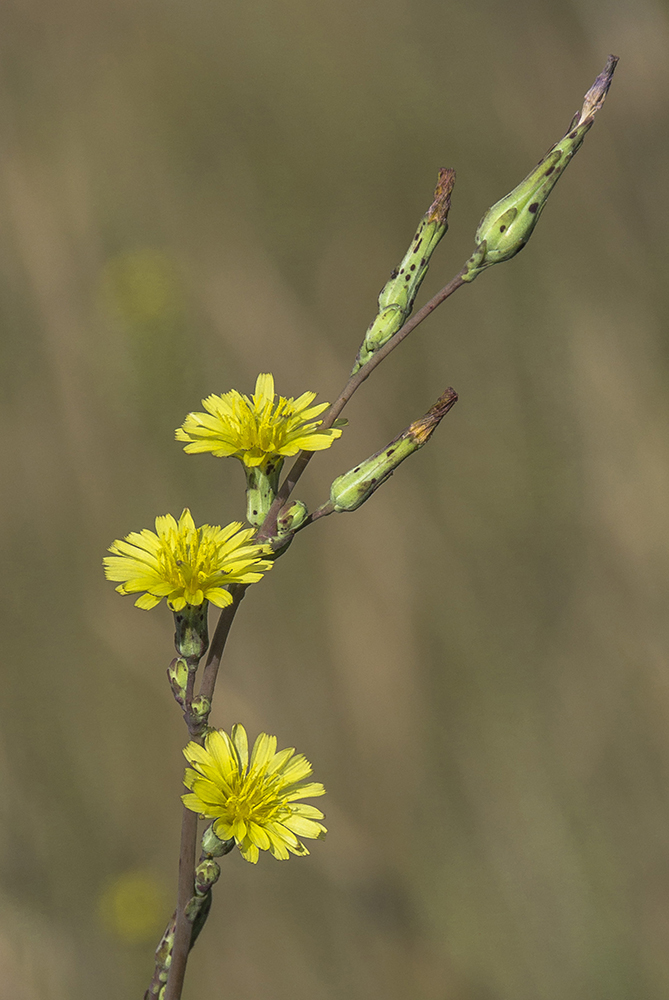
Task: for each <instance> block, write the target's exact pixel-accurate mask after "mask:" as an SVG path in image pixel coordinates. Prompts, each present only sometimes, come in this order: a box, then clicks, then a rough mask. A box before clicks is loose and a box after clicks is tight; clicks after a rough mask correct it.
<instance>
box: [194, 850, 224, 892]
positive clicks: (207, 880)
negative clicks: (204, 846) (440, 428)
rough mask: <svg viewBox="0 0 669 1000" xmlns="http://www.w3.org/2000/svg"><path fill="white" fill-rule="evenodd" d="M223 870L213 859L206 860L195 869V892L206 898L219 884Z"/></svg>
mask: <svg viewBox="0 0 669 1000" xmlns="http://www.w3.org/2000/svg"><path fill="white" fill-rule="evenodd" d="M220 874H221V869H220V867H219V866H218V863H217V862H216V861H214V859H213V858H205V860H204V861H201V862H200V864H199V865H198V866H197V868H196V869H195V892H196V893H197V894H198V895H199V896H204V894H205V892H209V890H210V889H211V887H212V885H215V884H216V883H217V882H218V877H219V875H220Z"/></svg>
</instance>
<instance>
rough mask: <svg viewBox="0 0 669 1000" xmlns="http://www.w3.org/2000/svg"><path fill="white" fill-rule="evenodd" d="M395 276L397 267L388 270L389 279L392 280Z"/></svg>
mask: <svg viewBox="0 0 669 1000" xmlns="http://www.w3.org/2000/svg"><path fill="white" fill-rule="evenodd" d="M396 277H397V268H395V270H394V271H391V272H390V280H391V281H392V280H393V278H396Z"/></svg>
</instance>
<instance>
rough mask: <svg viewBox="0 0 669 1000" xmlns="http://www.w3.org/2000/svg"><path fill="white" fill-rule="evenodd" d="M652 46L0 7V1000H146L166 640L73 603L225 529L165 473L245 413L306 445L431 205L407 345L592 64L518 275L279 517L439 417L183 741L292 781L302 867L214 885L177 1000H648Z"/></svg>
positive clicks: (366, 414) (648, 38)
mask: <svg viewBox="0 0 669 1000" xmlns="http://www.w3.org/2000/svg"><path fill="white" fill-rule="evenodd" d="M668 42H669V9H668V8H667V5H666V3H665V2H662V0H636V3H634V4H631V3H625V2H623V0H601V2H595V0H572V2H570V0H551V2H550V3H548V2H545V0H543V2H542V0H522V2H519V3H513V4H504V5H502V4H495V3H491V2H487V0H484V2H482V3H480V4H471V3H465V2H464V0H442V2H437V0H364V3H359V2H352V0H337V2H336V3H323V2H316V0H245V2H243V0H219V2H216V3H214V2H212V0H191V2H189V3H185V2H184V0H161V2H156V0H88V2H86V0H59V2H57V3H54V2H53V0H4V3H3V4H2V7H1V9H0V87H1V94H0V136H1V143H0V177H1V180H0V185H1V192H2V193H1V195H0V282H1V288H0V311H1V323H2V333H1V339H0V356H1V378H2V393H1V402H0V406H1V407H2V428H3V432H2V436H1V438H0V449H1V459H0V461H1V467H2V480H3V488H2V497H1V503H2V507H1V510H2V522H1V528H2V530H1V544H2V556H3V572H2V583H3V589H4V593H3V595H2V605H1V607H2V621H3V623H4V627H3V630H2V635H3V638H2V649H3V654H4V656H3V660H4V666H3V684H2V723H1V728H0V790H1V795H0V811H1V812H0V984H1V985H0V997H2V998H3V1000H88V998H90V997H95V998H96V1000H121V998H131V997H137V998H139V997H140V996H141V995H142V992H143V990H144V988H145V986H146V985H147V983H148V978H149V976H150V970H151V959H152V951H153V948H154V946H155V941H156V939H157V937H158V935H159V933H160V929H161V928H160V926H159V925H160V924H161V923H162V922H163V920H164V918H165V917H166V916H167V914H168V912H169V910H170V908H171V905H172V897H173V895H174V890H175V882H176V853H177V845H178V836H179V800H178V794H179V792H180V788H179V780H180V774H181V768H182V766H183V761H182V759H181V757H180V750H181V746H182V744H183V739H184V731H183V725H182V722H181V720H180V717H179V712H178V710H177V708H176V706H175V704H174V703H173V701H172V698H171V695H170V693H169V690H168V687H167V682H166V679H165V674H164V671H165V667H166V665H167V663H168V662H169V660H170V658H171V656H172V650H171V616H170V615H169V613H168V612H167V610H166V609H165V608H164V607H162V608H161V609H159V610H156V611H154V612H151V613H145V612H141V611H138V610H136V609H135V608H134V607H133V605H132V601H131V600H130V599H125V600H122V599H121V598H119V597H118V596H117V595H115V594H114V592H113V588H112V586H111V585H110V584H109V583H106V582H105V580H104V579H103V575H102V570H101V559H102V556H103V554H104V551H105V548H106V546H107V545H108V544H109V543H110V542H111V541H112V540H113V539H114V538H117V537H122V536H123V535H124V534H126V533H127V532H128V531H130V530H138V529H140V528H141V527H145V526H150V525H151V524H152V522H153V518H154V517H155V515H156V514H162V513H165V512H167V511H170V512H172V513H174V514H176V515H178V514H179V513H180V511H181V509H182V508H183V507H184V506H185V505H188V506H190V507H191V509H192V511H193V514H194V516H195V519H196V521H197V522H198V523H202V522H210V523H224V524H225V523H226V522H227V521H229V520H232V519H234V518H236V517H241V516H243V498H242V493H241V488H242V474H241V470H240V468H239V466H238V465H237V464H236V463H233V462H228V463H224V462H217V461H215V460H214V459H213V458H208V457H202V458H194V457H189V456H185V455H184V454H183V452H182V451H181V449H180V448H179V446H178V445H177V444H176V443H174V441H173V440H172V435H173V429H174V428H175V427H176V426H177V425H178V424H179V423H180V422H181V420H182V419H183V417H184V415H185V414H186V412H187V411H188V410H190V409H193V408H198V407H199V400H200V399H201V397H202V396H204V395H205V394H208V393H210V392H223V391H226V390H227V389H229V388H232V387H233V386H234V387H237V388H239V389H240V390H242V391H246V392H249V391H251V390H252V389H253V384H254V381H255V377H256V375H257V373H258V372H259V371H272V372H273V373H274V375H275V377H276V382H277V388H278V390H279V391H280V392H282V393H283V394H285V395H292V394H298V393H300V392H302V391H303V390H305V389H307V388H313V389H317V390H318V391H319V394H320V398H321V399H332V398H333V397H334V396H335V395H336V393H337V391H338V389H339V388H340V386H341V384H342V382H343V381H344V378H345V375H346V373H347V371H348V370H349V368H350V365H351V362H352V359H353V357H354V355H355V352H356V350H357V348H358V345H359V342H360V340H361V337H362V334H363V332H364V330H365V328H366V326H367V324H368V323H369V321H370V319H371V318H372V316H373V315H374V311H375V301H376V295H377V293H378V290H379V288H380V287H381V286H382V285H383V283H384V281H385V280H386V278H387V275H388V273H389V271H390V270H391V268H392V267H393V266H394V265H395V264H396V263H397V261H398V260H399V259H400V257H401V256H402V254H403V253H404V250H405V248H406V246H407V244H408V241H409V239H410V237H411V235H412V233H413V231H414V227H415V225H416V223H417V222H418V219H419V218H420V216H421V215H422V213H423V211H424V210H425V209H426V207H427V205H428V204H429V202H430V199H431V194H432V189H433V187H434V183H435V180H436V175H437V171H438V168H439V167H441V166H452V167H455V168H456V170H457V172H458V182H457V185H456V189H455V193H454V198H453V207H452V211H451V230H450V232H449V234H448V236H447V237H446V239H445V241H444V242H443V243H442V245H441V247H440V249H439V251H438V253H437V255H436V258H435V260H434V263H433V265H432V268H431V271H430V274H429V276H428V278H427V280H426V282H425V286H424V290H423V292H422V293H421V298H420V301H421V302H422V301H425V300H426V298H427V296H428V295H429V294H431V293H432V292H434V291H435V290H436V289H437V288H439V287H440V286H441V285H442V284H444V283H445V281H446V280H448V279H449V278H450V277H451V276H452V275H453V274H454V273H455V272H456V271H457V270H458V269H459V267H460V265H461V264H462V262H463V261H464V260H465V258H466V257H467V256H468V255H469V253H470V251H471V248H472V240H473V233H474V230H475V228H476V225H477V223H478V220H479V218H480V217H481V215H482V214H483V212H484V211H485V209H486V208H487V207H488V206H489V205H490V204H491V203H492V202H494V201H496V200H497V199H498V198H499V197H501V196H502V195H503V194H505V193H506V192H507V191H508V190H510V189H511V187H513V186H514V185H515V184H516V183H517V182H518V181H519V180H520V179H521V178H522V177H523V176H524V175H525V174H526V173H527V172H528V170H529V169H530V168H531V167H532V166H533V165H534V163H535V162H536V161H537V160H538V159H539V157H540V156H541V155H542V154H543V153H544V152H545V151H546V149H547V148H548V147H549V146H550V145H551V144H552V143H553V142H554V141H556V140H557V139H558V138H559V137H560V136H561V135H562V134H563V132H564V130H565V129H566V127H567V126H568V124H569V121H570V118H571V115H572V114H573V113H574V112H575V111H576V110H577V109H578V108H579V107H580V104H581V98H582V95H583V94H584V93H585V91H586V89H587V88H588V87H589V86H590V84H591V83H592V81H593V79H594V77H595V76H596V75H597V73H598V72H599V71H600V69H601V68H602V66H603V65H604V62H605V59H606V56H607V54H608V53H609V52H615V53H617V54H618V55H619V56H620V57H621V62H620V65H619V67H618V71H617V74H616V77H615V79H614V83H613V86H612V89H611V92H610V95H609V99H608V101H607V104H606V106H605V108H604V109H603V111H602V112H601V114H600V115H599V117H598V119H597V122H596V124H595V127H594V128H593V130H592V131H591V132H590V133H589V135H588V137H587V139H586V142H585V145H584V147H583V149H582V150H581V152H580V153H579V155H578V157H577V158H576V159H575V160H574V162H573V164H572V165H571V167H570V168H569V171H568V173H567V174H566V176H565V178H564V179H563V180H561V182H560V184H559V185H558V187H557V189H556V190H555V192H554V194H553V195H552V197H551V203H550V205H549V206H548V208H547V210H546V212H545V213H544V215H543V216H542V219H541V222H540V224H539V226H538V229H537V231H536V232H535V235H534V236H533V238H532V241H531V243H530V245H529V247H528V248H527V249H526V250H525V251H524V252H523V253H522V254H521V255H520V256H519V257H518V258H516V259H515V260H513V261H512V262H511V263H509V264H505V265H503V266H500V267H496V268H494V269H493V270H492V271H489V272H488V273H486V274H485V275H484V276H482V277H481V278H479V279H478V280H477V281H476V282H475V284H474V285H472V286H471V287H469V288H466V289H463V290H461V291H460V292H459V293H458V294H457V295H456V296H455V297H454V298H453V299H452V300H451V301H450V302H449V303H447V304H446V305H445V306H443V307H442V308H441V309H440V310H439V311H438V312H437V313H436V314H435V315H434V316H433V317H432V318H431V319H430V320H429V321H428V322H427V323H426V324H424V326H423V327H421V328H420V330H419V331H417V332H416V333H415V334H413V335H412V337H411V338H410V339H409V341H407V342H406V343H405V344H404V345H403V346H402V348H401V349H400V350H398V351H397V352H396V353H395V354H393V356H392V357H391V358H390V359H389V360H388V361H387V362H386V363H385V364H384V365H383V366H382V368H380V369H379V370H378V372H376V373H375V375H374V377H373V379H372V380H370V382H369V383H368V384H367V386H366V387H365V389H364V390H363V391H361V392H360V394H359V397H356V399H355V401H354V402H353V404H352V405H351V406H350V407H349V410H348V411H347V415H348V417H349V420H350V425H349V427H348V429H347V430H346V432H345V435H344V437H343V438H342V440H341V442H340V443H338V444H337V446H336V447H334V448H333V449H332V450H331V451H330V452H328V453H326V454H324V455H322V456H321V457H319V458H317V460H316V461H314V462H313V464H312V466H311V467H310V470H309V475H308V477H306V478H305V481H304V484H303V486H302V484H301V485H300V489H299V491H298V496H300V497H302V498H304V499H305V500H307V501H308V502H309V503H310V504H317V503H319V502H321V501H322V500H323V499H324V498H325V496H326V495H327V490H328V485H329V483H330V481H331V479H332V478H334V476H335V475H338V474H339V473H340V472H342V471H344V470H346V469H347V468H349V467H350V466H351V465H353V464H355V463H356V462H357V461H358V460H359V459H360V458H362V457H364V456H365V455H366V454H369V453H370V452H372V451H375V450H376V449H377V448H379V447H381V446H382V445H384V444H385V443H386V442H387V441H388V440H390V439H391V438H392V437H393V436H394V435H395V434H396V433H398V432H399V431H400V430H401V429H402V428H403V427H404V426H406V424H407V423H409V422H410V421H411V420H412V419H414V418H415V417H417V416H419V415H421V414H422V413H423V412H424V411H425V410H426V409H427V408H428V406H429V405H430V404H431V403H432V402H433V401H434V400H435V399H436V398H437V396H438V395H439V394H440V393H441V392H442V391H443V389H444V388H445V387H446V386H447V385H453V386H455V388H456V389H457V391H458V392H459V394H460V402H459V403H458V404H457V406H456V407H455V409H454V410H453V411H452V412H451V413H450V414H449V415H448V417H447V418H446V420H445V421H444V423H443V424H442V426H441V427H440V429H439V431H438V433H437V435H436V436H435V437H434V438H433V439H432V441H431V443H430V445H429V446H428V447H427V448H425V449H424V450H423V451H421V452H420V454H418V455H417V456H415V457H414V458H413V459H412V460H411V461H410V462H408V463H406V464H405V465H403V466H402V468H401V469H400V471H399V472H398V473H397V474H396V475H395V476H394V477H393V479H392V480H391V482H390V483H389V484H388V485H386V486H385V487H384V488H383V490H382V491H381V492H380V493H379V494H377V495H376V496H375V497H374V499H373V500H372V501H370V502H369V503H368V504H367V505H366V506H365V507H364V508H363V509H361V510H360V511H359V512H358V513H357V514H355V515H351V516H347V515H342V516H339V517H331V518H329V519H328V520H326V521H323V522H321V523H319V524H318V525H317V526H314V528H313V529H310V530H309V531H308V532H305V533H304V534H303V535H302V536H301V537H299V538H298V539H297V540H296V542H295V544H294V545H293V547H292V549H291V551H290V553H289V554H288V556H287V557H286V558H285V559H284V560H282V561H281V562H280V563H279V564H278V565H277V567H276V568H275V570H274V571H273V573H272V574H271V577H269V578H268V579H267V580H266V581H265V582H264V583H263V584H262V585H261V586H258V587H256V588H254V589H253V590H252V591H251V593H250V594H249V595H248V598H247V600H246V601H245V603H244V606H243V608H242V611H241V613H240V616H239V620H238V622H237V624H236V626H235V629H234V633H233V636H232V639H231V642H230V646H229V655H228V657H227V660H226V663H225V667H224V669H223V671H222V675H221V678H220V683H219V689H218V692H217V702H216V708H215V712H214V720H215V723H216V724H218V725H222V726H226V727H229V726H230V725H231V724H232V723H234V722H236V721H243V722H244V723H245V724H246V726H247V728H248V729H249V731H250V733H251V734H252V735H255V734H256V733H257V732H258V731H260V730H267V731H269V732H273V733H277V734H278V736H279V741H280V745H281V746H286V745H288V746H292V745H296V746H297V747H298V748H299V749H300V750H301V751H303V752H305V753H306V754H307V756H308V757H309V758H310V759H311V760H312V761H313V763H314V767H315V775H316V778H317V779H319V780H322V781H324V783H325V784H326V786H327V788H328V791H329V795H328V797H327V799H326V800H324V803H325V808H326V810H327V816H328V826H329V829H330V833H329V836H328V839H327V840H326V841H325V842H324V843H318V844H315V845H314V847H313V851H312V854H311V856H310V858H308V859H305V860H297V859H292V860H291V861H290V862H289V863H288V864H285V865H281V864H276V863H275V862H274V861H273V860H272V859H270V858H268V857H264V858H262V860H261V863H260V864H259V865H258V866H257V867H253V866H251V865H248V864H246V863H244V861H243V860H242V859H241V857H239V855H238V854H237V853H235V854H233V855H231V856H230V857H229V858H226V859H224V861H223V877H222V879H221V882H220V883H219V886H218V887H217V889H216V896H215V902H214V909H213V912H212V916H211V919H210V922H209V924H208V926H207V928H206V930H205V932H204V934H203V936H202V938H201V940H200V942H199V943H198V945H197V947H196V950H195V951H194V952H193V956H192V962H191V966H190V967H189V975H188V981H187V987H186V991H185V994H184V997H185V1000H194V998H195V997H211V998H219V997H220V998H221V1000H228V998H233V997H234V998H235V1000H288V998H290V1000H307V998H309V1000H363V998H364V1000H369V998H379V1000H381V998H383V1000H400V998H402V1000H404V998H405V997H410V998H411V1000H567V998H569V1000H640V998H644V1000H664V998H665V997H666V996H667V995H668V993H669V963H668V961H667V954H668V950H669V795H668V792H667V789H668V786H669V725H668V723H669V663H668V656H667V654H668V641H669V624H668V623H669V615H668V613H667V604H668V600H669V575H668V569H669V524H668V516H667V510H668V507H669V435H668V433H667V417H668V415H669V393H668V388H669V371H668V366H669V349H668V347H667V343H668V341H667V332H666V327H667V312H668V306H669V297H668V295H667V280H666V261H667V257H666V231H667V224H668V222H669V219H668V217H667V197H666V192H667V182H668V180H669V177H668V170H667V163H668V154H669V148H668V147H669V142H668V131H667V112H668V110H669V108H668V105H669V86H668V83H669V61H668V59H667V52H668V47H669V46H668ZM138 873H139V875H140V876H141V877H142V878H144V879H145V880H146V883H147V885H153V886H154V888H155V895H156V898H157V899H158V900H159V901H160V902H159V905H158V904H155V905H154V910H155V911H156V912H155V913H153V911H152V910H151V905H149V904H150V900H149V902H148V903H146V905H147V906H148V910H149V914H148V917H147V919H146V921H145V922H144V923H145V926H144V925H143V926H144V930H143V931H142V932H141V933H140V932H137V933H136V934H126V935H125V936H124V934H123V933H122V930H123V928H122V926H121V927H120V928H119V926H117V927H115V926H114V924H113V921H112V923H111V924H110V922H109V920H107V921H105V919H104V914H103V911H104V903H103V902H101V900H104V899H105V898H106V897H105V893H109V892H110V891H111V890H110V886H111V887H112V889H113V887H114V886H115V885H118V884H123V880H124V879H126V878H128V877H130V876H132V875H133V874H138ZM149 895H150V894H149ZM140 902H141V901H140ZM145 902H146V901H145ZM138 905H139V904H138ZM101 908H102V909H101ZM101 914H102V915H101ZM152 914H153V915H152Z"/></svg>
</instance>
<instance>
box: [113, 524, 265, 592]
mask: <svg viewBox="0 0 669 1000" xmlns="http://www.w3.org/2000/svg"><path fill="white" fill-rule="evenodd" d="M241 529H242V525H241V523H240V522H239V521H233V522H232V523H231V524H228V525H226V527H225V528H220V527H218V526H214V525H211V524H203V525H202V527H201V528H196V527H195V524H194V522H193V518H192V517H191V513H190V511H189V510H188V509H186V510H184V511H183V513H182V515H181V517H180V518H179V522H178V523H177V522H176V521H175V519H174V518H173V517H172V515H171V514H165V515H164V516H163V517H157V518H156V531H155V532H153V531H151V530H150V529H149V528H144V529H143V530H142V531H140V532H137V531H133V532H131V533H130V534H129V535H127V536H126V538H125V539H124V541H119V540H118V539H117V540H116V541H115V542H114V543H113V544H112V545H110V546H109V551H110V552H111V553H112V555H111V556H106V557H105V560H104V565H105V575H106V577H107V579H108V580H122V581H123V582H122V583H121V585H120V587H117V588H116V590H117V592H118V593H119V594H136V593H138V592H139V591H140V590H143V591H146V593H144V594H142V596H141V597H140V598H138V600H136V601H135V604H136V605H137V607H138V608H144V609H146V610H148V609H149V608H154V607H155V606H156V604H159V603H160V601H161V600H162V599H163V597H166V598H167V603H168V605H169V607H170V608H171V609H172V611H182V610H183V608H185V606H186V605H187V604H194V605H199V604H202V602H203V601H211V603H212V604H215V605H217V607H219V608H224V607H225V606H226V605H227V604H231V603H232V597H231V596H230V593H229V592H228V591H227V590H225V589H224V588H225V586H226V585H227V584H229V583H257V582H258V580H261V579H262V574H263V573H265V572H267V570H269V569H271V568H272V563H271V562H268V561H267V560H265V559H264V558H263V556H264V555H265V554H266V552H265V549H264V548H263V546H261V545H254V544H253V542H252V539H253V537H254V535H255V531H254V530H253V529H252V528H245V529H243V530H241Z"/></svg>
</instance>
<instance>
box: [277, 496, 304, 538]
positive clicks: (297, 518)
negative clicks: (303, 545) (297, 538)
mask: <svg viewBox="0 0 669 1000" xmlns="http://www.w3.org/2000/svg"><path fill="white" fill-rule="evenodd" d="M308 514H309V512H308V510H307V505H306V504H304V503H302V501H301V500H290V501H289V502H288V503H285V504H284V505H283V507H282V508H281V510H280V511H279V516H278V517H277V519H276V533H277V535H278V536H279V538H284V537H285V536H286V535H292V534H293V532H294V531H297V530H298V528H300V527H301V526H302V525H303V524H304V522H305V521H306V519H307V517H308Z"/></svg>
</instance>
